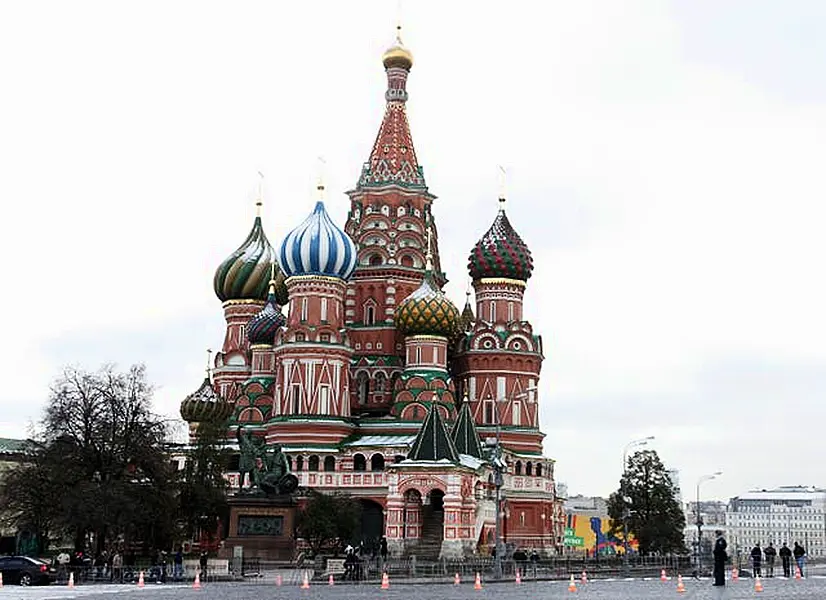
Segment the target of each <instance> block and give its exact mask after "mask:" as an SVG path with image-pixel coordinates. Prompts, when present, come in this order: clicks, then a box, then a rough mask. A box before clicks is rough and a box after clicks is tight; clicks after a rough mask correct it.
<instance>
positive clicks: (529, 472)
mask: <svg viewBox="0 0 826 600" xmlns="http://www.w3.org/2000/svg"><path fill="white" fill-rule="evenodd" d="M525 475H527V476H528V477H533V465H532V464H531V461H528V462H527V463H526V464H525Z"/></svg>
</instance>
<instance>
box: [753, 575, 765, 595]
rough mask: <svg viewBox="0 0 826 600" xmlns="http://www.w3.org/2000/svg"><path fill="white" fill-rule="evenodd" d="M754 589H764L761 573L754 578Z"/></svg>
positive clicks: (756, 590)
mask: <svg viewBox="0 0 826 600" xmlns="http://www.w3.org/2000/svg"><path fill="white" fill-rule="evenodd" d="M754 591H755V592H762V591H763V582H762V581H760V575H758V576H757V577H755V578H754Z"/></svg>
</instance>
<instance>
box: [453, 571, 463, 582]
mask: <svg viewBox="0 0 826 600" xmlns="http://www.w3.org/2000/svg"><path fill="white" fill-rule="evenodd" d="M460 583H462V580H461V579H460V578H459V574H458V573H456V575H454V576H453V585H459V584H460Z"/></svg>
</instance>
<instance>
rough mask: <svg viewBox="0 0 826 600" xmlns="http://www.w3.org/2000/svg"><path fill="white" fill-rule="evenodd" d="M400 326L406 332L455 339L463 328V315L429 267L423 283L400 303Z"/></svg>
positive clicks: (398, 307) (396, 319)
mask: <svg viewBox="0 0 826 600" xmlns="http://www.w3.org/2000/svg"><path fill="white" fill-rule="evenodd" d="M394 321H395V325H396V328H397V329H399V331H401V332H402V333H403V334H404V335H438V336H441V337H446V338H449V339H452V338H454V337H455V336H456V334H457V333H458V332H459V331H460V330H461V315H460V314H459V310H458V309H457V308H456V306H454V305H453V303H452V302H451V301H450V300H449V299H448V298H447V296H445V295H444V293H442V291H441V290H440V289H439V287H438V285H437V284H436V282H435V281H434V280H433V275H432V272H431V271H429V270H428V271H427V273H426V274H425V277H424V280H423V281H422V284H421V285H420V286H419V287H418V288H417V289H416V290H414V291H413V293H412V294H410V295H409V296H408V297H407V298H405V299H404V300H402V302H401V303H400V304H399V305H398V306H397V307H396V312H395V315H394Z"/></svg>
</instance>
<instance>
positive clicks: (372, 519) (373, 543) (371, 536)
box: [358, 498, 384, 556]
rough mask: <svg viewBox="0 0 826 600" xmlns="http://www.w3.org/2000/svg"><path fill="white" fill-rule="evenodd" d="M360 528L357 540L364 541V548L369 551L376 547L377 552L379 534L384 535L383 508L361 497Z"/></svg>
mask: <svg viewBox="0 0 826 600" xmlns="http://www.w3.org/2000/svg"><path fill="white" fill-rule="evenodd" d="M360 501H361V529H360V531H359V536H360V539H359V540H358V541H360V542H364V548H365V549H366V550H367V552H368V556H369V553H370V552H371V551H372V550H373V548H375V549H376V552H378V544H379V540H380V539H381V536H383V535H384V508H382V505H381V504H379V503H378V502H375V501H374V500H368V499H366V498H362V499H361V500H360Z"/></svg>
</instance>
